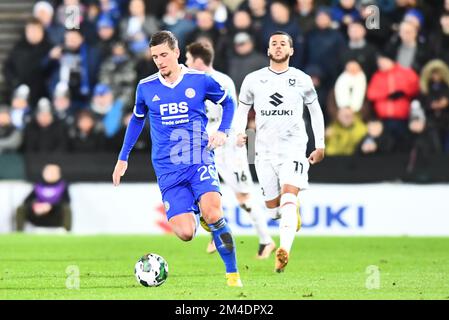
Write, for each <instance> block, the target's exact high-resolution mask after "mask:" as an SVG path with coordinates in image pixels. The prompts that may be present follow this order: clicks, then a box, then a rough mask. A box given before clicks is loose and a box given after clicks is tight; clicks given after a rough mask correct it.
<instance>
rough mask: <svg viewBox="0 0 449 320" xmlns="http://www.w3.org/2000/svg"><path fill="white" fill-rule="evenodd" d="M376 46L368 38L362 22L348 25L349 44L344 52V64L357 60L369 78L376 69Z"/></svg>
mask: <svg viewBox="0 0 449 320" xmlns="http://www.w3.org/2000/svg"><path fill="white" fill-rule="evenodd" d="M376 51H377V49H376V47H375V46H373V45H372V44H370V43H369V42H368V41H367V40H366V29H365V26H364V25H363V24H361V23H360V22H353V23H351V24H349V25H348V44H347V46H346V48H345V49H344V50H343V53H342V60H343V64H345V63H346V62H347V61H349V60H357V61H358V62H359V63H360V65H361V67H362V69H363V72H364V73H365V74H366V76H367V78H368V79H370V78H371V76H372V75H373V73H374V72H375V71H376Z"/></svg>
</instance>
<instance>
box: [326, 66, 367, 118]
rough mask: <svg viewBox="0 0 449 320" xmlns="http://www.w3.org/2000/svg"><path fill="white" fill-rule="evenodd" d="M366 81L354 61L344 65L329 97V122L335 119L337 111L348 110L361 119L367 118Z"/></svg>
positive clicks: (360, 68) (359, 67)
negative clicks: (343, 69)
mask: <svg viewBox="0 0 449 320" xmlns="http://www.w3.org/2000/svg"><path fill="white" fill-rule="evenodd" d="M366 87H367V80H366V76H365V73H364V72H363V70H362V67H361V66H360V64H359V63H358V62H357V61H355V60H350V61H348V63H346V67H345V71H344V72H343V73H342V74H341V75H340V76H339V77H338V78H337V81H336V82H335V87H334V90H333V91H332V92H333V93H334V94H333V95H330V97H329V99H328V104H327V113H328V115H329V119H330V121H334V120H335V119H336V117H337V114H338V110H339V109H342V108H350V109H351V110H352V111H353V112H354V114H356V115H357V116H358V117H360V118H361V119H366V118H367V112H366V110H367V109H368V106H367V101H366V99H365V97H366Z"/></svg>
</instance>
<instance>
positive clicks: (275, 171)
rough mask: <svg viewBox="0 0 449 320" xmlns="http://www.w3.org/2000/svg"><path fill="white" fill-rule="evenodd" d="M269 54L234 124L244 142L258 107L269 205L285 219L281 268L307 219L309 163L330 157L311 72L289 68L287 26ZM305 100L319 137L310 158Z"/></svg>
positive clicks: (259, 153) (259, 165)
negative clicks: (302, 197) (303, 211)
mask: <svg viewBox="0 0 449 320" xmlns="http://www.w3.org/2000/svg"><path fill="white" fill-rule="evenodd" d="M267 54H268V56H269V58H270V66H269V67H266V68H262V69H260V70H257V71H254V72H252V73H250V74H248V75H247V76H246V77H245V79H244V81H243V83H242V87H241V90H240V95H239V106H238V109H237V113H236V115H235V118H234V121H235V123H234V127H235V130H236V134H237V145H239V146H244V145H245V144H246V140H247V136H246V134H245V130H246V126H247V121H248V112H249V110H250V109H251V107H254V110H255V112H256V120H255V121H256V141H255V151H256V155H255V165H256V172H257V176H258V178H259V183H260V186H261V188H262V192H263V196H264V199H265V204H266V207H267V210H268V211H269V213H270V215H271V217H272V218H273V219H280V221H279V233H280V245H279V248H278V249H277V250H276V257H275V271H276V272H283V271H284V268H285V266H286V265H287V263H288V259H289V255H290V250H291V247H292V244H293V240H294V238H295V234H296V232H297V231H298V230H299V228H300V224H301V221H300V216H299V214H298V212H299V210H298V205H299V202H298V193H299V191H300V190H303V189H306V188H307V187H308V175H307V173H308V170H309V163H310V164H315V163H318V162H320V161H321V160H323V158H324V118H323V113H322V111H321V107H320V105H319V103H318V99H317V94H316V92H315V88H314V86H313V83H312V79H311V78H310V76H308V75H307V74H305V73H304V72H302V71H301V70H299V69H296V68H293V67H289V60H290V57H291V56H292V55H293V41H292V38H291V36H290V35H289V34H288V33H285V32H282V31H277V32H275V33H273V34H272V35H271V36H270V40H269V47H268V52H267ZM304 105H305V106H307V108H308V109H309V112H310V117H311V122H312V129H313V133H314V138H315V150H314V151H313V152H312V153H311V154H310V156H309V157H308V158H306V146H307V141H308V137H307V133H306V129H305V124H304V120H303V117H302V116H303V110H304Z"/></svg>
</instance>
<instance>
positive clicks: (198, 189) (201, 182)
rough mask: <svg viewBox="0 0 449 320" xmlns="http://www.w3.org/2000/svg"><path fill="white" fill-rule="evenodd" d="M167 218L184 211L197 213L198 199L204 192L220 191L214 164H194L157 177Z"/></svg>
mask: <svg viewBox="0 0 449 320" xmlns="http://www.w3.org/2000/svg"><path fill="white" fill-rule="evenodd" d="M158 184H159V189H160V190H161V193H162V201H163V202H164V207H165V212H166V214H167V220H170V219H171V218H172V217H174V216H176V215H179V214H183V213H186V212H194V213H195V214H198V213H199V212H200V210H199V201H200V198H201V196H202V195H203V194H205V193H206V192H214V191H215V192H218V193H220V194H221V191H220V180H219V178H218V173H217V170H216V168H215V165H214V164H195V165H192V166H190V167H187V168H184V169H181V170H179V171H175V172H170V173H167V174H163V175H161V176H159V177H158Z"/></svg>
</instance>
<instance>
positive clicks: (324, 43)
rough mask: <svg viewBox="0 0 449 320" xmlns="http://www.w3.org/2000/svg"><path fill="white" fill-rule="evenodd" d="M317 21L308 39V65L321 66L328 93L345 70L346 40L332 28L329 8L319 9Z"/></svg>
mask: <svg viewBox="0 0 449 320" xmlns="http://www.w3.org/2000/svg"><path fill="white" fill-rule="evenodd" d="M315 21H316V25H317V27H316V28H315V29H314V30H312V31H311V32H310V33H309V35H308V37H307V49H306V65H317V66H320V68H321V69H322V71H323V78H322V86H323V87H324V88H326V90H327V91H328V90H330V88H331V87H332V86H333V84H334V82H335V80H336V79H337V77H338V75H339V74H340V73H341V71H342V69H343V67H342V65H341V54H342V51H343V49H344V48H345V40H344V38H343V36H342V34H341V33H340V32H339V31H337V30H334V29H332V28H331V23H332V20H331V15H330V10H329V8H327V7H320V8H318V10H317V14H316V18H315Z"/></svg>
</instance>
